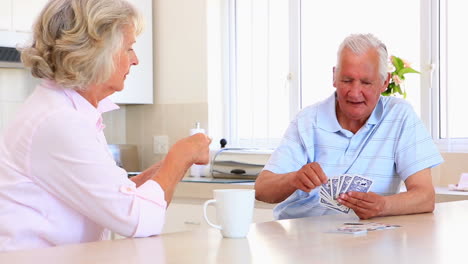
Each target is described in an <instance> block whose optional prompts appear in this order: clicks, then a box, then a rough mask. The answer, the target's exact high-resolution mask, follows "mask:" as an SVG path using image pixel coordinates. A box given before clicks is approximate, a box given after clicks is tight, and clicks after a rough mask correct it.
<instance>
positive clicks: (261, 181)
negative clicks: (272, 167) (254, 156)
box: [255, 170, 296, 203]
mask: <svg viewBox="0 0 468 264" xmlns="http://www.w3.org/2000/svg"><path fill="white" fill-rule="evenodd" d="M293 173H294V174H295V173H296V172H290V173H285V174H276V173H273V172H271V171H268V170H264V171H262V172H261V173H260V174H259V175H258V177H257V179H256V180H255V199H257V200H259V201H262V202H266V203H279V202H282V201H284V200H285V199H286V198H288V197H289V196H290V195H291V194H292V193H293V192H294V191H295V190H296V189H295V188H294V187H293V186H292V185H290V184H289V182H288V178H289V177H291V176H290V175H291V174H293Z"/></svg>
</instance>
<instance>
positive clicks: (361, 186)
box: [345, 175, 372, 192]
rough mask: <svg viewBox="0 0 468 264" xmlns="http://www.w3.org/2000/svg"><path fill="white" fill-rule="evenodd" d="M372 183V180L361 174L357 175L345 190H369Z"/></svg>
mask: <svg viewBox="0 0 468 264" xmlns="http://www.w3.org/2000/svg"><path fill="white" fill-rule="evenodd" d="M371 185H372V180H371V179H368V178H365V177H363V176H360V175H355V176H354V177H353V179H352V180H351V182H350V184H349V186H348V188H346V191H345V192H350V191H354V192H368V191H369V189H370V187H371Z"/></svg>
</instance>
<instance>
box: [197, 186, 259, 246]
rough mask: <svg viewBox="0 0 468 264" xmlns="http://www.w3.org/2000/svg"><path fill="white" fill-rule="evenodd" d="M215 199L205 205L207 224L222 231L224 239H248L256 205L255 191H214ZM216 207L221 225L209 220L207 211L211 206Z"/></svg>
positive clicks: (204, 212)
mask: <svg viewBox="0 0 468 264" xmlns="http://www.w3.org/2000/svg"><path fill="white" fill-rule="evenodd" d="M213 196H214V199H212V200H208V201H206V202H205V203H204V204H203V216H204V217H205V220H206V222H207V223H208V224H209V225H210V226H212V227H214V228H217V229H220V230H221V234H223V237H230V238H242V237H246V236H247V233H248V232H249V229H250V224H251V223H252V216H253V210H254V203H255V190H248V189H218V190H213ZM212 203H213V204H215V205H216V216H217V220H218V224H219V225H215V224H213V223H212V222H210V220H209V219H208V217H207V215H206V209H207V207H208V205H209V204H212Z"/></svg>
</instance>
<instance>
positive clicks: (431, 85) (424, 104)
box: [225, 0, 468, 152]
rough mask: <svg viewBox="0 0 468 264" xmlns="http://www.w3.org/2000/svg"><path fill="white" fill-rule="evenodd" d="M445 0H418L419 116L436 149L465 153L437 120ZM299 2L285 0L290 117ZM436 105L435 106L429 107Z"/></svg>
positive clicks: (232, 69)
mask: <svg viewBox="0 0 468 264" xmlns="http://www.w3.org/2000/svg"><path fill="white" fill-rule="evenodd" d="M226 1H227V2H228V12H227V13H228V21H229V22H228V24H229V26H228V29H229V33H228V41H227V43H228V45H229V48H228V49H227V50H228V51H227V52H228V54H229V55H228V57H229V59H228V60H229V62H228V70H227V71H226V73H228V76H226V80H227V81H226V86H225V87H226V89H227V90H225V94H226V95H228V98H229V99H227V100H225V107H226V109H228V110H227V111H226V112H227V113H226V115H225V116H226V117H227V118H228V121H227V122H225V128H226V129H225V136H226V138H227V139H228V141H230V142H234V143H235V142H236V140H234V139H237V132H236V129H234V128H236V127H237V124H238V122H237V118H238V117H237V115H236V111H231V110H233V107H237V98H236V77H237V76H236V49H235V48H234V47H235V45H236V31H235V22H236V12H235V7H236V0H226ZM446 1H448V0H430V1H425V0H421V11H420V12H421V16H420V17H421V33H420V34H421V35H420V37H421V47H420V49H421V51H420V52H421V64H420V65H421V76H420V77H421V86H420V87H421V93H420V96H421V97H420V102H421V104H420V112H421V119H422V121H423V123H424V124H425V125H426V127H427V129H428V131H429V133H430V134H431V136H432V138H433V140H434V142H435V143H436V145H437V146H438V148H439V150H440V151H445V152H468V138H445V139H444V138H441V129H442V125H443V122H442V120H441V118H442V117H441V112H442V111H441V107H442V106H443V103H442V100H443V90H442V89H445V87H446V86H444V85H443V83H444V82H445V75H444V74H445V73H444V72H443V70H444V68H443V67H441V66H443V63H445V61H444V56H442V54H443V53H444V49H445V46H444V37H445V36H444V35H443V34H444V33H443V31H442V30H441V27H444V26H445V24H444V19H445V13H444V11H445V10H444V6H445V4H446ZM301 3H302V0H289V15H290V22H289V23H290V24H289V27H290V40H289V41H290V47H291V49H290V51H289V55H290V56H289V57H290V65H289V75H288V81H289V93H290V110H289V116H290V120H293V119H294V117H295V116H296V114H297V113H298V112H299V111H300V110H301V109H302V107H303V106H302V105H301V101H302V100H301V95H302V85H301V84H302V81H301V80H302V78H301V71H302V61H301V52H302V47H301V26H302V25H301ZM433 106H436V107H433Z"/></svg>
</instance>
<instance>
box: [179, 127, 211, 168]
mask: <svg viewBox="0 0 468 264" xmlns="http://www.w3.org/2000/svg"><path fill="white" fill-rule="evenodd" d="M210 143H211V138H209V137H208V136H207V135H205V134H202V133H198V134H195V135H193V136H190V137H186V138H183V139H181V140H179V141H177V142H176V143H175V144H174V146H173V147H172V148H171V150H170V151H171V152H173V153H174V154H175V156H177V157H179V158H180V159H181V160H182V159H185V162H186V163H187V164H188V165H189V166H191V165H192V164H207V163H208V162H209V161H210V148H209V147H210Z"/></svg>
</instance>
